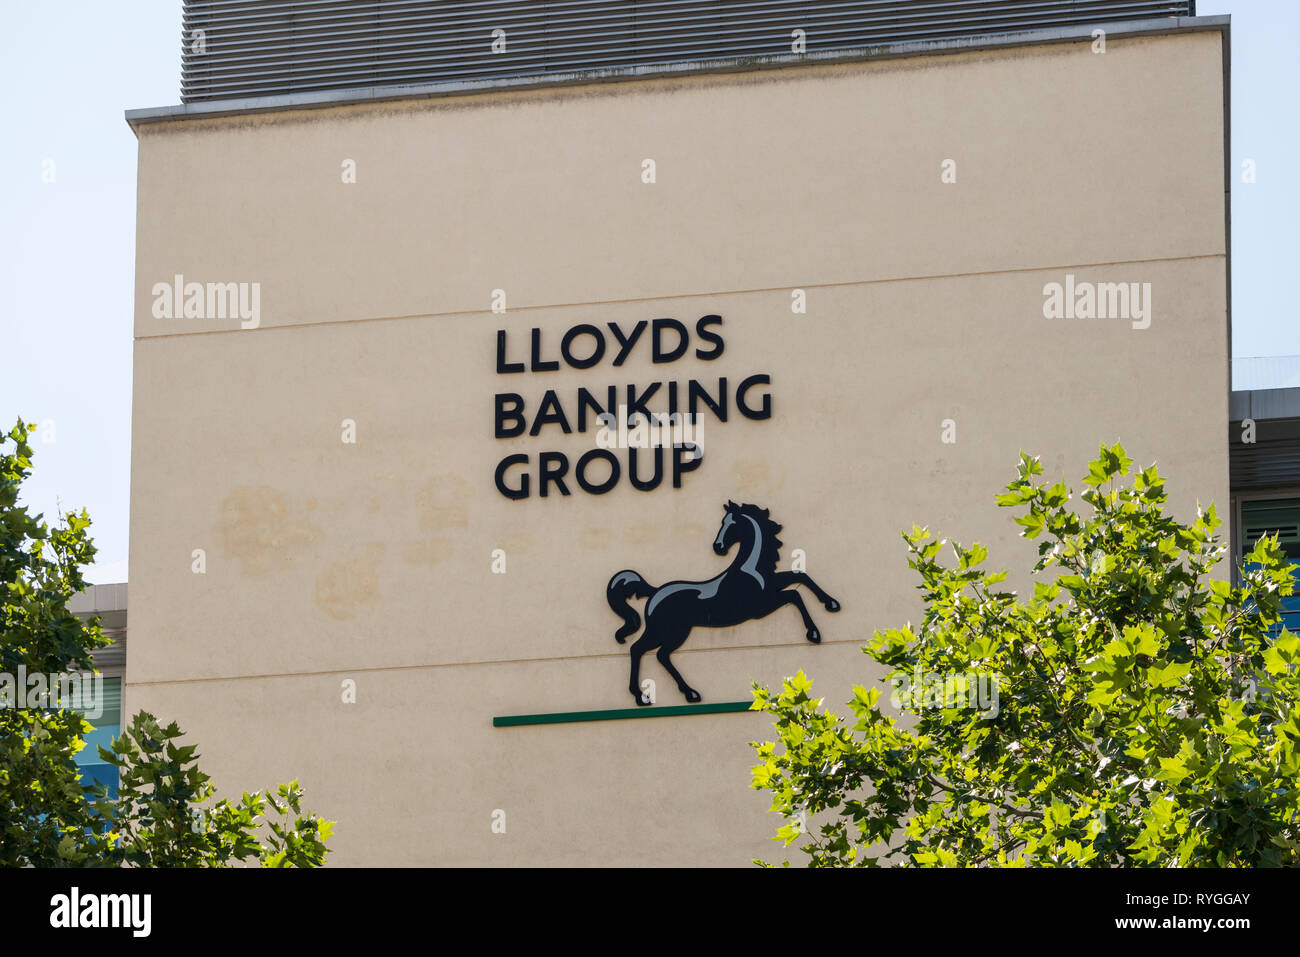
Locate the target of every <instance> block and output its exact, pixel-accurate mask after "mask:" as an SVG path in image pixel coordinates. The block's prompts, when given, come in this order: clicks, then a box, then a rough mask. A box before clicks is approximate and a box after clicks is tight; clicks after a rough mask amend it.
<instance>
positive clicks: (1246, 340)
mask: <svg viewBox="0 0 1300 957" xmlns="http://www.w3.org/2000/svg"><path fill="white" fill-rule="evenodd" d="M180 7H181V5H180V2H179V0H127V2H120V3H110V2H104V0H41V2H39V3H32V2H30V0H21V2H20V0H0V9H3V19H2V20H0V22H3V23H4V24H5V29H4V31H3V33H0V97H2V98H3V103H4V109H3V112H2V114H0V116H2V119H0V122H2V123H3V134H0V223H2V224H3V229H0V425H3V428H4V430H5V431H8V429H9V428H10V427H11V426H12V424H13V421H14V419H15V418H16V417H18V416H19V415H21V416H22V417H23V418H24V419H25V420H27V421H30V422H36V423H38V424H43V426H44V427H43V428H42V430H41V432H38V434H37V437H36V442H35V450H36V457H35V463H34V465H35V469H34V474H33V476H32V478H31V479H30V480H29V482H28V484H27V489H26V494H25V495H24V501H25V503H26V504H28V505H30V506H32V507H33V508H34V509H35V510H37V511H43V512H45V514H46V516H47V518H53V516H54V515H55V514H56V512H57V510H58V508H59V506H60V505H61V506H62V507H63V508H64V509H67V508H77V509H80V508H81V507H83V506H84V507H85V508H87V509H88V510H89V512H90V515H91V519H92V520H93V525H92V526H91V531H92V533H93V535H94V538H95V542H96V544H97V546H98V547H99V556H98V558H99V561H98V563H97V564H96V566H95V567H94V568H93V569H92V570H91V572H90V574H89V575H88V578H89V580H90V581H92V582H97V583H107V582H116V581H126V578H127V570H126V559H127V521H128V515H129V505H130V496H129V491H130V476H131V469H130V450H131V328H132V295H133V292H132V286H133V278H134V269H135V172H136V170H135V159H136V142H135V137H134V135H133V134H132V133H131V130H130V128H129V127H127V125H126V122H125V121H124V120H123V118H122V112H123V110H126V109H134V108H137V107H149V106H165V105H170V104H174V103H177V102H179V100H180V97H179V86H180ZM1197 13H1198V14H1199V15H1202V16H1207V15H1213V14H1224V13H1226V14H1231V15H1232V162H1233V170H1234V184H1233V197H1232V254H1233V290H1232V291H1233V297H1232V298H1233V305H1232V309H1233V343H1232V346H1233V355H1234V356H1279V355H1297V356H1300V315H1297V313H1296V308H1295V303H1296V298H1295V297H1294V296H1292V295H1291V293H1290V287H1289V285H1288V284H1289V283H1290V282H1291V281H1293V279H1294V278H1295V277H1296V275H1297V260H1298V259H1300V238H1298V236H1300V233H1298V230H1297V213H1298V212H1300V177H1298V176H1297V174H1296V172H1295V169H1294V167H1288V166H1287V165H1286V164H1287V163H1288V162H1291V163H1295V162H1296V161H1297V157H1300V123H1297V117H1298V116H1300V109H1298V108H1297V107H1298V105H1300V104H1297V94H1300V66H1298V64H1300V3H1297V2H1294V0H1200V2H1199V3H1198V4H1197ZM1094 119H1101V120H1102V121H1103V122H1104V118H1094ZM1130 132H1131V131H1125V130H1120V129H1116V130H1112V131H1111V133H1110V135H1116V136H1123V135H1128V134H1129V133H1130ZM1248 158H1249V159H1253V160H1254V161H1255V164H1256V168H1257V177H1258V181H1257V182H1256V183H1254V184H1250V185H1247V184H1243V183H1241V181H1240V180H1241V163H1242V161H1243V160H1244V159H1248ZM47 161H52V162H53V174H54V182H52V183H48V182H44V180H43V174H45V173H47V171H48V169H49V167H48V166H47V165H46V164H47ZM196 228H202V224H201V223H200V224H196ZM1237 385H1238V387H1240V386H1241V385H1242V383H1240V382H1238V383H1237ZM1208 425H1210V423H1207V426H1208ZM51 427H52V430H51Z"/></svg>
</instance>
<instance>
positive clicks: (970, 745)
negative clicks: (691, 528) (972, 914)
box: [753, 445, 1300, 867]
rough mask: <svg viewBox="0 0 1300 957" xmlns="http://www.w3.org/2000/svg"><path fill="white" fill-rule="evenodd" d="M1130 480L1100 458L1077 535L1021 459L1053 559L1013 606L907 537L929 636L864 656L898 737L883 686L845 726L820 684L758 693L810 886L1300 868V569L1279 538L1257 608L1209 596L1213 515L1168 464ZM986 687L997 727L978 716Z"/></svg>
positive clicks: (1258, 555)
mask: <svg viewBox="0 0 1300 957" xmlns="http://www.w3.org/2000/svg"><path fill="white" fill-rule="evenodd" d="M1131 465H1132V461H1131V460H1130V459H1129V458H1128V457H1127V456H1126V455H1125V453H1124V450H1123V448H1122V447H1120V446H1119V445H1115V446H1113V447H1109V448H1108V447H1105V446H1103V447H1102V449H1101V451H1100V454H1099V457H1098V458H1097V460H1096V461H1094V462H1092V463H1091V465H1090V466H1089V474H1088V476H1087V477H1086V478H1085V479H1084V480H1083V481H1084V484H1085V485H1086V486H1087V490H1086V491H1084V492H1083V493H1082V495H1081V496H1080V498H1082V500H1083V501H1084V502H1085V503H1086V504H1087V505H1088V506H1090V511H1091V514H1089V515H1088V516H1087V517H1082V516H1080V515H1078V514H1076V513H1075V512H1074V511H1072V510H1071V508H1070V507H1069V503H1070V501H1071V498H1072V494H1071V491H1070V489H1068V488H1067V487H1066V485H1065V483H1064V482H1063V481H1062V482H1058V483H1056V484H1050V485H1049V484H1047V483H1045V482H1040V481H1038V480H1037V477H1038V476H1040V475H1041V474H1042V467H1041V465H1040V464H1039V462H1038V460H1037V459H1035V458H1030V457H1029V456H1027V455H1024V454H1023V453H1022V455H1021V462H1020V465H1019V470H1018V472H1019V474H1018V477H1017V478H1016V480H1015V481H1013V482H1012V483H1011V484H1010V485H1008V486H1007V491H1006V493H1005V494H1003V495H999V496H998V498H997V502H998V504H999V505H1001V506H1004V507H1008V508H1014V509H1018V510H1023V514H1021V515H1018V516H1017V517H1016V519H1015V521H1016V522H1017V523H1018V524H1019V525H1020V526H1021V527H1022V532H1021V534H1022V535H1024V536H1025V537H1026V538H1030V539H1034V538H1041V539H1042V540H1041V541H1040V543H1039V545H1038V553H1039V560H1038V561H1037V563H1036V564H1035V565H1034V567H1033V577H1034V585H1033V593H1032V596H1029V595H1025V596H1024V597H1023V598H1022V597H1021V596H1019V595H1017V594H1016V593H1015V592H1012V591H1006V590H1001V588H1000V587H999V585H1000V583H1001V582H1003V581H1004V580H1005V578H1006V575H1007V573H1006V572H1005V571H1002V572H997V573H994V574H990V573H988V572H986V571H985V570H983V569H981V568H980V566H981V565H982V564H983V562H984V560H985V558H986V557H987V554H988V553H987V550H986V549H985V548H984V547H982V546H980V545H978V544H976V545H973V546H971V547H970V548H963V547H962V546H961V545H959V544H957V543H953V545H952V551H953V554H954V555H955V559H954V561H953V562H952V563H950V564H949V565H944V564H940V562H939V561H938V558H939V555H940V551H941V549H942V546H943V545H944V544H945V543H944V542H943V541H935V540H933V539H932V537H931V535H930V533H929V531H928V530H926V529H922V528H916V527H913V529H912V531H911V532H905V533H904V534H903V538H904V539H905V540H906V542H907V545H908V549H909V552H910V558H909V565H910V566H911V567H912V568H914V569H916V571H917V572H918V573H919V575H920V578H921V585H920V590H921V593H922V596H923V600H924V604H925V614H924V618H923V619H922V621H921V623H920V626H919V627H918V628H916V629H913V628H912V627H911V626H910V625H908V626H907V627H905V628H901V629H900V628H893V629H890V630H888V631H883V632H881V631H877V632H875V633H874V635H873V637H872V640H871V641H870V642H869V643H868V645H867V646H866V647H865V648H864V649H863V651H864V652H865V653H866V654H867V655H868V657H869V658H870V659H871V660H872V661H874V662H876V663H877V664H878V665H880V666H883V667H884V668H885V669H886V671H887V680H889V681H890V682H891V683H892V684H893V686H894V695H893V700H895V701H897V703H898V708H899V710H901V711H902V712H904V713H905V714H907V715H908V717H907V718H905V719H903V720H902V721H901V722H900V721H898V720H895V718H893V717H891V716H890V715H888V714H886V713H884V712H883V711H882V710H881V706H880V691H879V689H874V688H873V689H871V690H868V689H867V688H864V687H855V688H854V690H853V699H852V700H851V701H850V702H848V707H849V709H850V710H851V712H852V719H850V720H851V722H852V723H851V724H850V723H848V722H846V721H845V720H842V719H841V718H840V717H838V716H837V715H835V714H834V713H832V712H830V711H827V710H824V709H823V708H822V706H821V701H820V700H814V699H813V698H812V697H811V694H810V692H811V682H810V681H809V680H808V678H807V677H806V676H805V675H804V674H803V672H802V671H801V672H799V673H798V674H796V675H795V676H794V677H793V678H790V679H787V680H786V681H785V682H784V684H783V687H782V688H781V690H780V691H779V692H773V691H771V690H769V689H767V688H764V687H761V686H760V685H758V684H755V686H754V698H755V701H754V706H753V707H754V709H755V710H764V711H767V712H768V713H770V714H771V715H773V716H774V718H775V729H776V736H777V738H778V742H779V744H780V746H781V747H780V750H779V751H778V748H777V744H778V742H764V743H757V742H756V743H755V744H754V747H755V748H756V749H757V754H758V758H759V761H760V763H759V764H758V765H757V766H756V767H755V768H754V778H753V786H754V787H755V788H758V789H761V790H766V791H769V792H771V794H772V799H773V800H772V809H773V810H774V811H778V812H780V813H781V814H783V815H784V816H786V817H787V818H788V819H789V823H788V824H787V825H786V826H785V827H783V828H781V829H780V831H779V832H778V834H777V839H778V840H781V841H784V842H785V844H786V845H792V844H796V843H798V844H799V846H800V849H801V850H803V851H804V852H806V853H807V854H808V855H809V864H810V865H812V866H866V867H877V866H982V865H992V866H998V865H1018V866H1024V865H1028V866H1037V867H1057V866H1110V867H1114V866H1181V867H1201V866H1210V867H1251V866H1294V865H1296V864H1300V853H1297V852H1298V851H1300V789H1298V783H1300V782H1298V778H1300V755H1297V750H1296V745H1297V742H1298V741H1300V723H1298V722H1300V710H1297V707H1296V704H1297V700H1296V699H1297V690H1298V684H1300V677H1298V675H1297V667H1296V666H1297V662H1298V661H1300V638H1297V637H1296V636H1295V635H1293V634H1291V633H1290V632H1289V631H1286V630H1281V631H1280V634H1279V632H1278V629H1277V627H1276V626H1277V624H1278V623H1279V621H1280V608H1281V596H1284V595H1288V594H1290V593H1291V590H1292V577H1291V573H1292V570H1293V569H1294V568H1295V567H1296V566H1293V565H1290V564H1289V563H1288V561H1287V560H1286V558H1285V556H1284V554H1283V552H1282V550H1281V548H1280V546H1279V544H1278V542H1277V539H1276V538H1275V537H1271V538H1265V539H1261V540H1260V541H1259V542H1258V544H1257V545H1256V546H1255V548H1254V551H1253V552H1252V553H1251V554H1250V555H1249V556H1248V558H1247V561H1246V563H1245V565H1244V568H1243V572H1242V576H1241V585H1240V586H1239V587H1238V586H1234V585H1233V584H1231V583H1230V582H1228V581H1217V580H1211V579H1210V578H1209V573H1210V571H1211V569H1212V568H1214V566H1216V565H1217V564H1218V563H1219V562H1220V561H1221V560H1222V559H1223V558H1224V557H1225V555H1226V552H1227V549H1226V547H1225V546H1224V545H1222V544H1221V543H1220V541H1219V540H1218V538H1217V536H1216V534H1215V532H1216V529H1217V528H1218V527H1219V521H1218V519H1217V518H1216V516H1215V512H1214V508H1213V506H1211V507H1209V508H1208V509H1206V510H1204V511H1201V510H1199V509H1198V516H1197V519H1196V521H1195V522H1194V523H1193V524H1190V525H1187V524H1183V523H1180V522H1179V521H1177V520H1175V519H1174V518H1172V517H1170V516H1169V515H1167V514H1165V511H1164V505H1165V502H1166V498H1167V496H1166V494H1165V487H1164V481H1163V480H1162V478H1161V477H1160V475H1159V474H1158V473H1157V471H1156V468H1155V466H1151V467H1150V468H1147V469H1143V470H1139V471H1136V472H1134V473H1133V475H1132V481H1131V482H1129V481H1127V480H1126V477H1127V476H1128V475H1129V474H1130V466H1131ZM932 676H934V677H933V678H932ZM918 679H919V680H918ZM939 679H943V684H942V685H940V681H939ZM981 681H983V682H988V681H993V682H994V684H993V685H992V687H993V688H995V689H996V692H997V697H996V707H987V706H985V705H986V704H987V702H986V701H985V700H984V699H983V698H976V702H975V703H976V704H977V705H978V706H980V710H975V709H972V708H971V707H970V705H971V704H972V695H971V694H970V693H969V691H970V689H971V688H972V687H973V686H975V685H978V684H980V683H981ZM918 687H919V692H920V693H919V695H918V693H917V692H918ZM803 820H810V821H813V822H815V823H814V825H813V826H811V827H804V826H802V821H803ZM756 863H762V862H761V861H760V862H756Z"/></svg>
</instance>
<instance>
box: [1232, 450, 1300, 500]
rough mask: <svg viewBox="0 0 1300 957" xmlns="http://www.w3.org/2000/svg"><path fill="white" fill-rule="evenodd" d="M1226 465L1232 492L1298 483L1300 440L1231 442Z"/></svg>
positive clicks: (1299, 479)
mask: <svg viewBox="0 0 1300 957" xmlns="http://www.w3.org/2000/svg"><path fill="white" fill-rule="evenodd" d="M1228 467H1229V473H1230V475H1229V481H1230V482H1231V485H1232V490H1233V491H1234V492H1249V491H1254V490H1256V489H1266V488H1278V487H1282V486H1293V485H1297V484H1300V441H1297V440H1295V439H1288V440H1283V441H1275V442H1267V441H1263V442H1257V443H1254V444H1251V445H1244V444H1241V443H1233V444H1232V445H1231V446H1230V447H1229V454H1228Z"/></svg>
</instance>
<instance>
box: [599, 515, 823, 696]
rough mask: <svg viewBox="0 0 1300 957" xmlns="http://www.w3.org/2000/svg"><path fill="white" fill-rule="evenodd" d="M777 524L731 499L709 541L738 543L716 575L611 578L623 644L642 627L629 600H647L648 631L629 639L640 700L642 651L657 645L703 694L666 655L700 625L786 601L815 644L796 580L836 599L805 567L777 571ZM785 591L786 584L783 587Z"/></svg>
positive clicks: (736, 620)
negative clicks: (659, 581)
mask: <svg viewBox="0 0 1300 957" xmlns="http://www.w3.org/2000/svg"><path fill="white" fill-rule="evenodd" d="M779 531H781V526H780V525H778V524H776V522H774V521H772V520H771V519H770V518H768V511H767V509H765V508H759V507H758V506H757V505H737V504H736V503H735V502H728V503H727V505H726V514H725V515H724V516H723V519H722V527H721V528H719V529H718V537H717V538H715V539H714V540H713V550H714V551H715V552H717V553H718V554H719V555H725V554H727V552H728V551H730V550H731V547H732V546H733V545H736V544H739V545H740V548H739V549H738V550H737V552H736V557H735V559H734V560H733V561H732V563H731V565H730V566H729V567H728V568H727V570H726V571H724V572H723V573H722V574H721V575H718V576H717V577H716V578H711V579H709V580H708V581H706V582H669V583H668V584H667V585H664V586H663V587H661V588H655V587H654V586H653V585H650V584H648V583H647V582H646V581H645V579H643V578H642V577H641V576H640V575H638V574H637V573H636V572H634V571H621V572H619V573H618V574H616V575H615V576H614V577H613V578H611V579H610V580H609V586H608V587H607V588H606V590H605V595H606V597H607V598H608V599H609V607H610V608H612V609H614V612H615V614H617V615H619V616H620V617H621V618H622V619H623V622H624V624H623V627H621V628H620V629H619V630H618V631H617V632H616V633H615V634H614V638H615V640H617V641H618V643H619V644H620V645H621V644H623V642H625V641H626V640H627V638H628V636H629V635H631V634H633V633H634V632H635V631H636V630H637V629H638V628H639V627H641V616H640V615H638V614H637V612H636V609H634V608H633V607H632V606H631V605H629V604H628V599H629V598H648V599H650V600H649V601H648V602H647V603H646V606H645V632H644V633H643V634H642V635H641V637H640V638H638V639H637V640H636V641H635V642H633V644H632V648H631V649H630V650H631V655H632V677H631V680H630V682H629V684H628V688H629V689H630V690H631V692H632V697H634V698H636V703H637V704H639V705H648V704H650V703H651V702H650V699H649V698H648V697H647V696H645V695H643V694H642V693H641V688H640V685H639V683H638V678H639V675H640V670H641V656H642V655H644V654H645V653H646V652H647V651H650V650H651V649H654V648H657V649H659V650H658V652H657V653H656V654H655V657H656V658H658V659H659V663H660V664H661V665H663V666H664V670H665V671H667V672H668V674H669V675H671V676H672V679H673V680H674V681H676V682H677V688H678V690H680V691H681V693H682V694H684V695H685V696H686V700H687V701H699V700H700V693H699V692H698V691H696V690H695V689H694V688H692V687H691V686H690V685H688V684H687V683H686V679H684V678H683V677H682V676H681V672H679V671H678V670H677V669H676V668H674V667H673V663H672V660H671V655H672V653H673V652H674V651H676V650H677V649H678V648H680V647H681V645H682V643H683V642H684V641H686V639H687V637H688V636H689V635H690V633H691V629H692V628H694V627H696V626H697V625H698V626H702V627H705V628H726V627H729V626H731V625H738V624H740V623H741V622H742V621H749V620H750V619H752V618H764V617H766V616H767V615H770V614H771V613H772V612H774V611H776V610H777V609H778V608H780V607H782V606H784V605H794V607H795V608H796V609H798V611H799V616H800V617H801V618H803V623H804V625H805V626H806V627H807V629H808V635H807V637H808V640H809V641H811V642H812V643H813V644H816V643H817V642H819V641H821V640H822V637H821V632H819V631H818V630H817V626H816V625H814V624H813V620H812V618H811V617H810V616H809V614H808V609H807V608H806V607H805V606H804V603H803V596H802V595H800V594H799V593H798V592H797V591H794V588H793V586H795V585H807V586H808V589H809V590H810V591H811V592H812V593H813V594H814V595H816V596H817V599H818V601H820V602H821V603H822V605H823V606H824V607H825V608H826V610H827V611H839V610H840V603H839V602H837V601H836V600H835V599H834V598H832V597H831V596H830V595H828V594H826V592H824V591H822V590H821V588H819V587H818V585H817V583H816V582H814V581H813V580H812V579H811V578H809V577H808V575H807V574H806V573H804V572H779V571H777V570H776V563H777V561H778V560H779V559H780V548H781V542H780V541H779V540H778V539H777V537H776V533H777V532H779ZM787 589H788V590H787Z"/></svg>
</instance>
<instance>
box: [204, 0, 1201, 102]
mask: <svg viewBox="0 0 1300 957" xmlns="http://www.w3.org/2000/svg"><path fill="white" fill-rule="evenodd" d="M1195 14H1196V10H1195V0H1176V2H1175V0H1163V2H1151V0H942V2H941V0H852V2H851V0H820V2H807V0H805V2H788V0H730V2H719V3H704V2H699V0H642V2H632V0H625V2H619V0H603V2H602V0H554V2H538V0H532V2H521V0H515V2H502V0H460V2H443V0H185V13H184V20H183V30H184V36H183V38H182V67H181V100H182V101H183V102H187V103H188V102H193V101H199V100H225V99H243V98H246V97H256V96H275V95H283V94H288V93H300V92H308V91H319V90H346V89H357V88H362V87H376V86H404V85H410V84H423V83H433V82H436V81H439V80H469V79H480V80H482V79H493V78H498V77H499V78H505V77H522V76H539V75H545V74H548V73H568V72H574V71H582V70H609V69H617V68H620V67H629V66H640V65H646V64H660V63H662V64H668V63H680V62H686V61H693V60H707V59H716V58H722V57H746V56H773V55H781V54H790V53H791V52H792V50H791V43H792V32H793V31H794V30H796V29H798V30H803V31H804V33H805V35H806V40H805V43H806V49H807V50H808V52H815V51H819V50H845V49H853V48H858V47H866V46H872V45H878V44H885V43H898V42H903V41H909V40H941V39H950V38H955V37H969V36H980V35H988V34H997V33H1010V32H1015V31H1019V30H1030V29H1036V28H1044V27H1059V26H1074V25H1081V24H1089V23H1102V22H1116V21H1123V20H1143V19H1152V18H1160V17H1187V16H1195ZM493 31H504V37H500V34H498V35H497V37H499V38H500V39H503V40H504V51H503V52H494V51H493V40H494V33H493ZM499 45H500V44H498V46H499Z"/></svg>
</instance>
